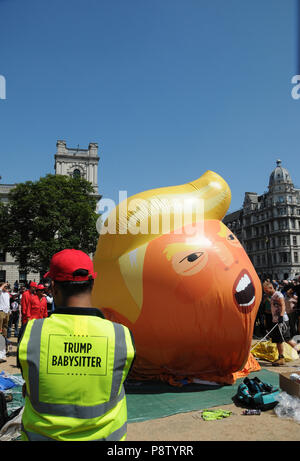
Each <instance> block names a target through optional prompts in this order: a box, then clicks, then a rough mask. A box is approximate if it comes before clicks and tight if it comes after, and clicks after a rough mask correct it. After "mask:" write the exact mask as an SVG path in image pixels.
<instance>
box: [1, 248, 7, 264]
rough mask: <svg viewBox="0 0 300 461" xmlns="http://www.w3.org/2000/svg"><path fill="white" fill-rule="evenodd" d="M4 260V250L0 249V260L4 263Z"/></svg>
mask: <svg viewBox="0 0 300 461" xmlns="http://www.w3.org/2000/svg"><path fill="white" fill-rule="evenodd" d="M5 261H6V253H5V251H2V250H0V262H2V263H4V262H5Z"/></svg>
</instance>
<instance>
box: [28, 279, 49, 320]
mask: <svg viewBox="0 0 300 461" xmlns="http://www.w3.org/2000/svg"><path fill="white" fill-rule="evenodd" d="M44 290H45V287H44V285H38V286H37V287H36V294H35V295H33V296H32V298H31V302H30V305H29V309H28V311H27V318H28V320H31V319H43V318H45V317H48V311H47V299H46V297H45V296H44Z"/></svg>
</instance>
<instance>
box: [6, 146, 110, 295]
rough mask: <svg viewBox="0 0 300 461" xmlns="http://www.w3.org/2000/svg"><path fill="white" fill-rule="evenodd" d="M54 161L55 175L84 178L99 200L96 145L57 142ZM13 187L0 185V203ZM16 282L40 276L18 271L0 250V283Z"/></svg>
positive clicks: (16, 266) (12, 185)
mask: <svg viewBox="0 0 300 461" xmlns="http://www.w3.org/2000/svg"><path fill="white" fill-rule="evenodd" d="M54 159H55V164H54V171H55V174H62V175H68V176H73V177H76V176H81V177H83V178H85V179H86V180H87V181H90V182H91V183H92V185H93V187H94V194H95V197H96V198H97V199H98V200H100V198H101V195H99V192H98V163H99V156H98V144H96V143H90V144H89V146H88V149H79V147H77V148H68V147H67V144H66V141H63V140H58V141H57V143H56V153H55V155H54ZM0 179H1V178H0ZM14 187H16V184H0V200H1V201H2V202H4V203H7V202H8V196H9V192H10V190H11V189H13V188H14ZM16 280H17V281H19V282H24V281H25V280H33V281H35V282H39V280H40V274H37V273H36V272H30V273H26V272H23V271H20V270H19V267H18V264H17V263H16V262H15V261H14V259H13V257H12V256H11V255H10V254H9V253H5V252H3V251H1V250H0V283H1V282H6V281H8V282H9V284H10V285H11V287H13V285H14V282H15V281H16Z"/></svg>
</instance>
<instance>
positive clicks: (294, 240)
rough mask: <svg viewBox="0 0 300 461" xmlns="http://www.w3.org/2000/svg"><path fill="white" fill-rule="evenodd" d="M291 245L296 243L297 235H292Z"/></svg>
mask: <svg viewBox="0 0 300 461" xmlns="http://www.w3.org/2000/svg"><path fill="white" fill-rule="evenodd" d="M293 245H294V246H296V245H297V236H296V235H293Z"/></svg>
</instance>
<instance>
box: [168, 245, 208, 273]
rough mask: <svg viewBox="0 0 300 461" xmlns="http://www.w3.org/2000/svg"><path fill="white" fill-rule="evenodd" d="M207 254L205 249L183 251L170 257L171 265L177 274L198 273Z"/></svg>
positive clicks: (206, 260) (206, 259) (205, 261)
mask: <svg viewBox="0 0 300 461" xmlns="http://www.w3.org/2000/svg"><path fill="white" fill-rule="evenodd" d="M207 262H208V254H207V252H206V251H203V250H197V251H195V252H194V253H191V251H183V252H180V253H177V254H175V255H174V256H173V257H172V267H173V269H174V271H175V272H176V273H177V274H179V275H184V276H191V275H195V274H198V272H200V271H201V270H202V269H203V268H204V267H205V266H206V264H207Z"/></svg>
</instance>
